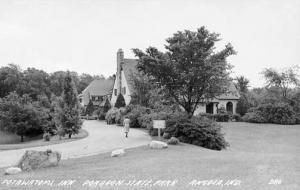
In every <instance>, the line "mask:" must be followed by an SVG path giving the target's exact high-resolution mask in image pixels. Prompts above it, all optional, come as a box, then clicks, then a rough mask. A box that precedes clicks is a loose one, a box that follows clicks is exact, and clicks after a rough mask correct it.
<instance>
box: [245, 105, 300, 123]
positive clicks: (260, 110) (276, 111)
mask: <svg viewBox="0 0 300 190" xmlns="http://www.w3.org/2000/svg"><path fill="white" fill-rule="evenodd" d="M242 119H243V121H246V122H250V123H275V124H283V125H292V124H297V123H300V118H299V116H298V115H297V114H296V112H295V111H294V110H293V108H292V107H291V106H290V105H288V104H285V103H278V104H262V105H259V106H258V107H256V108H253V109H252V110H250V112H248V113H246V114H245V115H244V116H243V118H242Z"/></svg>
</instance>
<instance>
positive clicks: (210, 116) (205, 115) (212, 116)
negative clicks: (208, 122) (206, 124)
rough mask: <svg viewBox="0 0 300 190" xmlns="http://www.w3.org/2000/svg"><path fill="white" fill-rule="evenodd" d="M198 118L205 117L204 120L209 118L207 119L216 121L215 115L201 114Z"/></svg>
mask: <svg viewBox="0 0 300 190" xmlns="http://www.w3.org/2000/svg"><path fill="white" fill-rule="evenodd" d="M197 117H202V118H203V117H204V118H207V119H212V120H214V119H215V118H214V115H213V114H210V113H200V114H198V115H197Z"/></svg>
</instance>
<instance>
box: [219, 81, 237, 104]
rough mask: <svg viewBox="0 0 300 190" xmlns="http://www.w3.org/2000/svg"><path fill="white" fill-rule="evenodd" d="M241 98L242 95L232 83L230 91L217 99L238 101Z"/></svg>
mask: <svg viewBox="0 0 300 190" xmlns="http://www.w3.org/2000/svg"><path fill="white" fill-rule="evenodd" d="M239 98H240V93H239V91H238V90H237V89H236V87H235V85H234V84H233V82H230V84H229V87H228V91H227V92H226V93H224V94H221V95H220V96H218V97H217V99H219V100H238V99H239Z"/></svg>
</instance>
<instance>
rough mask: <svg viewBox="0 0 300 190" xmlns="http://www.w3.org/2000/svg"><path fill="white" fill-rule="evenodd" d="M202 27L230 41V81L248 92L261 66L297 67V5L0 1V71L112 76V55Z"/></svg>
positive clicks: (279, 1)
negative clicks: (13, 67)
mask: <svg viewBox="0 0 300 190" xmlns="http://www.w3.org/2000/svg"><path fill="white" fill-rule="evenodd" d="M202 25H204V26H206V27H207V28H208V29H209V30H210V31H213V32H217V33H220V34H221V38H222V39H223V40H222V42H220V43H219V44H218V47H223V46H224V44H225V43H227V42H231V43H232V45H233V46H234V48H235V49H236V51H238V54H237V55H235V56H233V57H232V58H230V59H229V61H230V63H231V64H232V65H234V69H233V72H234V73H233V75H232V76H236V75H244V76H246V77H247V78H249V79H250V81H251V86H252V87H259V86H262V85H263V84H264V80H263V78H262V76H261V74H260V73H261V71H262V69H263V68H267V67H274V68H282V67H287V66H291V65H300V52H299V49H300V1H299V0H251V1H250V0H249V1H248V0H247V1H241V0H226V1H224V0H151V1H150V0H103V1H100V0H1V1H0V66H4V65H6V64H7V63H15V64H18V65H20V66H21V68H22V69H26V68H27V67H35V68H38V69H43V70H45V71H47V72H53V71H57V70H72V71H76V72H78V73H89V74H93V75H96V74H97V75H100V74H103V75H104V76H106V77H107V76H109V75H112V74H114V73H115V72H116V53H117V50H118V49H119V48H123V50H124V52H125V57H127V58H133V57H134V56H133V54H132V52H131V49H132V48H139V49H142V50H145V48H146V47H148V46H155V47H158V48H159V49H160V50H164V44H165V39H166V38H168V37H170V36H171V35H172V34H173V33H175V32H176V31H178V30H184V29H189V30H196V29H197V28H199V27H200V26H202Z"/></svg>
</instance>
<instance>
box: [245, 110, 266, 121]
mask: <svg viewBox="0 0 300 190" xmlns="http://www.w3.org/2000/svg"><path fill="white" fill-rule="evenodd" d="M242 120H243V121H245V122H250V123H267V122H268V120H267V119H266V118H264V117H262V116H261V115H260V114H259V113H257V112H249V113H246V114H245V115H244V116H243V117H242Z"/></svg>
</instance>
